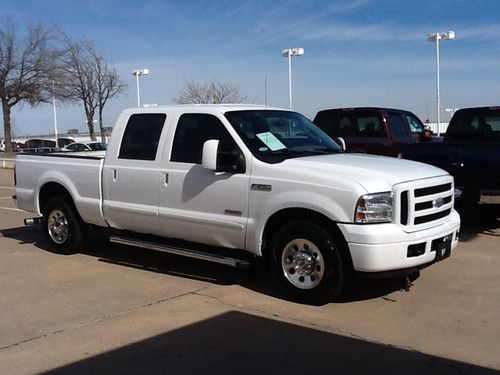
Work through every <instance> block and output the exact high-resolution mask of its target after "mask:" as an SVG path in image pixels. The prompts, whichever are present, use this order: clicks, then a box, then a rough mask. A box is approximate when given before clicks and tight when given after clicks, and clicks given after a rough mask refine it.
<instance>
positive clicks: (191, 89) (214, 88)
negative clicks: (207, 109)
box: [172, 81, 248, 104]
mask: <svg viewBox="0 0 500 375" xmlns="http://www.w3.org/2000/svg"><path fill="white" fill-rule="evenodd" d="M172 100H173V102H174V103H177V104H217V103H243V102H246V101H248V97H247V96H246V95H242V94H241V93H240V89H239V87H238V86H235V85H234V84H232V83H230V82H215V81H212V82H210V83H206V84H204V83H196V82H194V81H190V82H187V83H186V84H185V85H184V87H183V88H182V89H181V90H180V92H179V94H178V96H176V97H174V98H173V99H172Z"/></svg>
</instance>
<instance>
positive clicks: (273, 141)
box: [256, 132, 286, 151]
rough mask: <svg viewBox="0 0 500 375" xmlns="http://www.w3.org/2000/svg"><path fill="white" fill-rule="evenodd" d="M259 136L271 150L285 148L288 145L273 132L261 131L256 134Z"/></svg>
mask: <svg viewBox="0 0 500 375" xmlns="http://www.w3.org/2000/svg"><path fill="white" fill-rule="evenodd" d="M256 136H257V138H259V139H260V140H261V141H262V142H263V143H264V144H265V145H266V146H267V147H269V149H270V150H271V151H278V150H283V149H284V148H286V146H285V145H284V144H283V143H281V141H280V140H279V139H278V138H276V137H275V136H274V134H273V133H271V132H265V133H259V134H256Z"/></svg>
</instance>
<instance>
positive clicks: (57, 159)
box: [16, 151, 106, 226]
mask: <svg viewBox="0 0 500 375" xmlns="http://www.w3.org/2000/svg"><path fill="white" fill-rule="evenodd" d="M104 156H105V152H102V151H95V152H55V153H47V154H39V153H38V154H35V153H32V154H31V153H21V154H19V155H17V157H16V179H17V191H16V195H17V202H18V205H19V207H20V208H22V209H24V210H27V211H31V212H36V213H38V214H39V215H41V214H42V207H40V206H39V203H38V197H39V190H40V188H41V186H43V185H44V184H45V183H46V182H49V181H50V182H51V184H53V185H57V184H59V185H61V186H63V187H64V188H65V189H66V190H67V191H69V192H70V194H71V196H72V198H73V202H75V204H76V205H77V209H78V212H79V213H80V216H81V217H82V219H83V220H84V221H85V222H87V223H89V224H96V225H101V226H102V225H106V222H105V220H104V218H103V215H102V181H101V175H102V167H103V164H104ZM56 166H57V167H56Z"/></svg>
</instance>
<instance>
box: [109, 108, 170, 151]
mask: <svg viewBox="0 0 500 375" xmlns="http://www.w3.org/2000/svg"><path fill="white" fill-rule="evenodd" d="M166 118H167V115H166V114H164V113H141V114H134V115H132V116H130V118H129V120H128V123H127V127H126V128H125V132H124V133H123V139H122V143H121V146H120V153H119V155H118V158H119V159H134V160H155V158H156V151H157V150H158V143H159V141H160V135H161V132H162V129H163V124H165V120H166Z"/></svg>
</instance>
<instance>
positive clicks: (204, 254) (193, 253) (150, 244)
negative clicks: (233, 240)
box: [109, 236, 250, 268]
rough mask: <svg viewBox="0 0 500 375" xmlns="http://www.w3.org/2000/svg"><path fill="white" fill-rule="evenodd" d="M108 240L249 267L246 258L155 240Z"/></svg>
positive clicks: (122, 238) (238, 266) (115, 237)
mask: <svg viewBox="0 0 500 375" xmlns="http://www.w3.org/2000/svg"><path fill="white" fill-rule="evenodd" d="M109 241H110V242H113V243H116V244H120V245H127V246H135V247H141V248H143V249H150V250H155V251H161V252H163V253H168V254H175V255H180V256H184V257H188V258H194V259H200V260H206V261H208V262H212V263H219V264H224V265H226V266H231V267H235V268H248V267H250V262H249V261H247V260H242V259H235V258H230V257H226V256H222V255H219V254H214V253H209V252H203V251H198V250H193V249H187V248H183V247H178V246H170V245H166V244H160V243H156V242H147V241H141V240H136V239H131V238H125V237H119V236H110V237H109Z"/></svg>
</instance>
